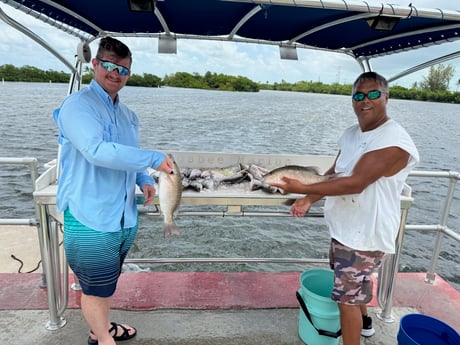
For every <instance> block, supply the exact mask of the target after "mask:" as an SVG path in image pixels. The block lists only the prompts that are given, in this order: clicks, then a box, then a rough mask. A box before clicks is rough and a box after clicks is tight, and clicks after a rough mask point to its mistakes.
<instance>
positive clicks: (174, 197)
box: [158, 154, 182, 237]
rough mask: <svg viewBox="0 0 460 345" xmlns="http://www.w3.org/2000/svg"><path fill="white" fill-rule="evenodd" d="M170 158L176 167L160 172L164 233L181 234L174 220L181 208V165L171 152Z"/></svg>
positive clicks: (160, 196)
mask: <svg viewBox="0 0 460 345" xmlns="http://www.w3.org/2000/svg"><path fill="white" fill-rule="evenodd" d="M168 157H169V159H170V160H171V161H172V162H173V164H174V168H173V170H172V172H171V173H170V174H168V173H165V172H163V171H161V172H160V176H159V178H158V188H159V194H158V197H159V199H160V212H161V213H162V214H163V235H164V237H168V236H171V235H177V236H179V235H180V230H179V228H178V226H177V225H176V222H175V221H174V214H175V213H176V212H177V210H178V208H179V204H180V201H181V197H182V176H181V171H180V169H179V166H178V165H177V162H176V161H175V159H174V157H173V156H172V155H171V154H168Z"/></svg>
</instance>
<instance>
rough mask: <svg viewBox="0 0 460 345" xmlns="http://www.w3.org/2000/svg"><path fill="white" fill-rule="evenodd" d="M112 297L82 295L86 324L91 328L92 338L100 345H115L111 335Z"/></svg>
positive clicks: (82, 307) (82, 308)
mask: <svg viewBox="0 0 460 345" xmlns="http://www.w3.org/2000/svg"><path fill="white" fill-rule="evenodd" d="M110 302H111V297H107V298H104V297H96V296H90V295H85V294H82V295H81V310H82V312H83V316H84V317H85V320H86V322H87V323H88V325H89V327H90V328H91V330H92V332H93V335H91V338H92V339H93V340H97V341H98V345H115V341H114V340H113V338H112V335H110V334H109V329H110V321H109V312H110Z"/></svg>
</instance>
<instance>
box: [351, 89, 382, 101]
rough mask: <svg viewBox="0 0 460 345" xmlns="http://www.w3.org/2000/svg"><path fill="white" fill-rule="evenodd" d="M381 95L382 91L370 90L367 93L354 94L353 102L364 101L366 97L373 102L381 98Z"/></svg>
mask: <svg viewBox="0 0 460 345" xmlns="http://www.w3.org/2000/svg"><path fill="white" fill-rule="evenodd" d="M382 93H385V92H383V91H379V90H372V91H369V92H368V93H363V92H356V93H354V94H353V96H352V97H353V100H354V101H356V102H360V101H364V98H366V97H367V99H368V100H370V101H373V100H374V99H378V98H380V96H382Z"/></svg>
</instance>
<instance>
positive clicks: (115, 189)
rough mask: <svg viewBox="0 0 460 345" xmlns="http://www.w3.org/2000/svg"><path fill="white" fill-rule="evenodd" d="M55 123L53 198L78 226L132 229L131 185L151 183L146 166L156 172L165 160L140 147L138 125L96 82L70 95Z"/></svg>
mask: <svg viewBox="0 0 460 345" xmlns="http://www.w3.org/2000/svg"><path fill="white" fill-rule="evenodd" d="M56 121H57V124H58V127H59V136H60V143H61V176H60V177H59V184H58V190H57V196H56V202H57V206H58V209H59V211H61V212H62V211H64V210H66V209H67V208H69V209H70V212H71V213H72V214H73V216H74V217H75V218H76V219H77V220H78V221H79V222H80V223H82V224H84V225H86V226H88V227H90V228H93V229H95V230H99V231H105V232H113V231H119V230H120V229H121V224H120V223H121V220H122V217H123V222H124V227H125V228H129V227H133V226H135V225H136V222H137V206H136V195H135V188H136V184H137V185H138V186H139V187H141V188H142V186H144V185H145V184H154V180H153V178H152V177H151V176H149V175H148V173H147V171H146V169H147V167H152V168H154V169H155V168H157V167H158V166H159V165H160V164H161V162H162V161H163V160H164V158H165V155H164V154H163V153H161V152H158V151H151V150H144V149H140V148H139V120H138V118H137V116H136V114H135V113H134V112H133V111H131V110H130V109H128V107H126V106H125V105H124V104H122V103H120V101H119V96H118V97H117V99H116V101H115V102H112V99H111V98H110V96H109V95H108V94H107V93H106V92H105V91H104V89H102V87H101V86H100V85H99V84H98V83H97V82H96V81H94V80H93V81H91V83H90V85H89V86H88V87H86V88H84V89H82V90H81V91H79V92H77V93H75V94H72V95H70V96H69V97H68V98H67V99H66V100H65V101H64V103H63V104H62V106H61V108H60V110H59V113H58V116H57V119H56Z"/></svg>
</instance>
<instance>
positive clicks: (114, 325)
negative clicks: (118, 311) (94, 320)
mask: <svg viewBox="0 0 460 345" xmlns="http://www.w3.org/2000/svg"><path fill="white" fill-rule="evenodd" d="M110 324H111V325H112V327H110V329H109V333H112V332H115V334H114V335H112V337H113V339H114V340H115V341H123V340H129V339H132V338H134V337H135V336H136V334H137V330H136V329H135V328H134V327H130V329H133V330H134V333H133V334H129V331H130V329H129V328H126V327H125V326H123V325H122V324H119V323H116V322H111V323H110ZM118 327H120V328H121V329H122V330H123V333H122V334H121V335H118ZM90 333H92V334H93V331H90ZM98 343H99V342H98V341H97V340H94V339H93V338H91V336H88V345H98Z"/></svg>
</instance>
